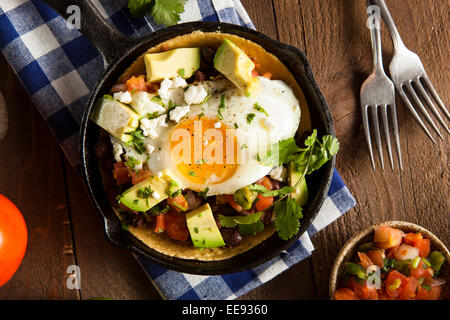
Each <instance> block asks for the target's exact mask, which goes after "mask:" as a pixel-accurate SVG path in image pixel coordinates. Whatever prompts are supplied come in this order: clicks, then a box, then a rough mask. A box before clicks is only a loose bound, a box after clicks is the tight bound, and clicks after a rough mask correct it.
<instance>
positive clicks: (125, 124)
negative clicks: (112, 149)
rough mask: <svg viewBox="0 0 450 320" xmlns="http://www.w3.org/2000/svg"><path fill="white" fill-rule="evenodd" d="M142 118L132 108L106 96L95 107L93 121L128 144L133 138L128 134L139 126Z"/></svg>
mask: <svg viewBox="0 0 450 320" xmlns="http://www.w3.org/2000/svg"><path fill="white" fill-rule="evenodd" d="M139 119H140V116H139V115H138V114H137V113H136V112H134V111H133V110H132V109H131V108H130V107H127V106H126V105H124V104H123V103H120V102H119V101H116V100H114V99H113V97H111V96H110V95H107V94H105V95H104V96H103V97H101V98H100V100H99V101H98V102H97V104H96V105H95V110H94V112H93V113H92V115H91V120H92V121H94V122H95V123H96V124H98V125H99V126H100V127H102V128H103V129H105V130H106V131H108V132H109V133H110V134H112V135H113V136H114V137H116V138H117V139H120V140H122V141H124V142H128V141H129V140H130V139H131V138H132V137H131V135H129V134H126V132H130V131H133V130H135V129H136V128H137V127H138V126H139Z"/></svg>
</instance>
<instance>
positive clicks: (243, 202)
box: [233, 186, 258, 210]
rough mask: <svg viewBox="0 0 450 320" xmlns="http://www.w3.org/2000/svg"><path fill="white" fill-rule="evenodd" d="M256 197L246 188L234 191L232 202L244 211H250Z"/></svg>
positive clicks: (255, 194) (254, 193)
mask: <svg viewBox="0 0 450 320" xmlns="http://www.w3.org/2000/svg"><path fill="white" fill-rule="evenodd" d="M257 195H258V194H257V193H256V192H253V191H250V188H249V187H248V186H246V187H243V188H240V189H239V190H237V191H235V192H234V194H233V198H234V201H236V203H237V204H238V205H240V206H241V207H242V208H243V209H244V210H250V208H251V207H252V204H253V201H255V199H256V197H257Z"/></svg>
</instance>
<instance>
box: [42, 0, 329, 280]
mask: <svg viewBox="0 0 450 320" xmlns="http://www.w3.org/2000/svg"><path fill="white" fill-rule="evenodd" d="M47 2H48V3H49V4H50V5H51V6H52V7H53V8H54V9H55V10H56V11H58V12H59V13H60V14H61V15H62V16H63V17H65V18H67V17H68V16H69V15H68V14H67V13H66V10H67V7H68V6H69V5H78V6H79V7H80V9H81V18H82V20H81V30H80V31H81V32H82V33H83V34H84V35H85V36H86V37H87V38H88V39H89V40H90V41H91V42H92V44H93V45H94V46H96V47H97V49H98V51H99V52H100V54H101V56H102V58H103V60H104V64H105V69H106V71H105V72H104V73H103V75H102V76H101V78H100V79H99V80H98V83H97V85H96V86H95V88H94V89H93V90H92V92H91V96H90V99H89V102H88V104H87V106H86V110H85V111H84V115H83V119H82V122H81V131H80V151H81V160H82V173H83V177H84V180H85V183H86V186H87V188H88V191H89V194H90V196H91V198H92V200H93V202H94V205H95V207H96V208H97V210H98V212H99V213H100V214H101V216H102V218H103V220H104V225H105V232H106V236H107V237H108V239H109V241H110V242H111V243H113V244H114V245H117V246H120V247H125V248H127V249H129V250H131V251H133V252H135V253H138V254H142V255H144V256H145V257H147V258H148V259H150V260H151V261H152V262H154V263H157V264H159V265H161V266H163V267H166V268H168V269H172V270H176V271H181V272H186V273H191V274H204V275H217V274H226V273H234V272H239V271H244V270H248V269H251V268H253V267H255V266H257V265H260V264H262V263H264V262H266V261H268V260H269V259H272V258H273V257H275V256H276V255H278V254H279V253H280V251H282V250H286V249H288V248H289V247H290V246H292V245H293V244H294V242H295V241H296V240H297V239H298V238H299V237H300V235H302V234H303V233H304V232H305V231H306V230H307V228H308V227H309V226H310V225H311V223H312V221H313V219H314V218H315V217H316V215H317V213H318V212H319V209H320V207H321V205H322V203H323V201H324V199H325V198H326V196H327V192H328V189H329V186H330V183H331V178H332V176H333V171H334V165H335V159H334V158H333V160H332V161H329V162H328V163H327V164H326V165H325V166H324V167H322V168H321V169H320V170H318V171H317V172H316V173H315V174H314V175H313V176H312V177H311V179H309V189H310V190H309V191H310V199H309V203H308V205H307V206H306V207H305V208H304V212H303V214H304V217H303V219H302V220H301V227H300V230H299V232H298V234H297V235H296V236H295V237H294V238H292V239H290V240H289V241H283V240H281V239H280V238H279V237H278V236H277V235H276V234H275V235H274V236H272V237H271V238H269V239H267V240H266V241H264V242H262V243H261V244H259V245H258V246H256V247H255V248H253V249H251V250H249V251H247V252H245V253H242V254H240V255H238V256H235V257H233V258H230V259H227V260H223V261H211V262H210V261H208V262H203V261H193V260H185V259H179V258H173V257H169V256H166V255H164V254H161V253H158V252H156V251H155V250H152V249H151V248H148V247H147V246H145V245H144V244H143V243H141V242H140V241H139V240H137V239H136V238H134V237H133V236H132V235H131V234H130V233H128V232H126V231H124V230H122V228H121V227H120V223H119V221H118V218H117V217H116V215H115V214H114V212H113V210H112V208H111V205H110V204H109V203H108V200H107V196H106V193H105V190H104V186H103V183H102V177H101V175H100V171H99V163H98V160H97V158H96V156H95V152H94V147H95V145H96V142H97V139H98V136H99V130H100V129H99V127H98V126H97V125H95V124H94V123H92V122H91V121H89V116H90V114H91V112H92V110H93V106H94V103H95V101H97V99H98V98H99V97H101V96H102V95H103V94H105V93H108V92H109V90H110V88H111V87H112V86H113V85H114V84H115V82H116V80H117V79H118V78H119V76H120V75H121V74H122V73H123V71H124V70H125V69H126V68H127V67H128V66H129V65H130V64H131V63H132V62H133V61H134V60H135V59H137V57H138V56H140V55H141V54H142V53H143V52H145V51H146V50H147V49H148V48H150V47H153V46H155V45H156V44H158V43H160V42H163V41H165V40H167V39H170V38H173V37H176V36H179V35H182V34H187V33H191V32H193V31H195V30H200V31H204V32H214V31H221V32H224V33H231V34H235V35H237V36H240V37H243V38H246V39H249V40H251V41H253V42H256V43H258V44H260V45H261V46H262V47H264V48H265V49H266V50H267V51H269V52H271V53H273V54H274V55H275V56H277V57H278V58H279V59H280V60H281V61H282V62H283V63H284V64H285V65H286V66H287V67H288V68H289V70H290V71H291V72H292V74H293V75H294V77H295V78H296V80H297V82H298V83H299V84H300V86H301V87H302V89H303V92H304V94H305V96H306V99H307V101H308V104H309V108H310V112H311V121H312V128H316V129H317V130H318V132H319V134H321V135H325V134H331V135H333V136H334V126H333V120H332V118H331V113H330V109H329V108H328V105H327V103H326V101H325V98H324V97H323V95H322V93H321V92H320V90H319V87H318V85H317V83H316V81H315V80H314V77H313V74H312V71H311V68H310V65H309V63H308V60H307V59H306V56H305V54H304V53H303V52H301V51H299V50H298V49H297V48H294V47H292V46H288V45H285V44H282V43H279V42H277V41H274V40H272V39H270V38H268V37H267V36H265V35H263V34H261V33H259V32H257V31H254V30H251V29H247V28H243V27H240V26H236V25H231V24H226V23H217V22H192V23H184V24H179V25H176V26H173V27H169V28H164V29H162V30H159V31H156V32H154V33H152V34H150V35H148V36H146V37H143V38H140V39H129V38H126V37H125V36H123V35H122V34H120V33H119V32H117V31H116V30H114V29H113V28H112V27H111V26H110V25H109V24H108V23H107V22H106V21H105V20H104V19H103V18H102V17H101V16H100V14H99V12H98V11H97V10H96V8H95V7H94V6H93V5H92V4H91V3H90V2H89V1H83V0H68V1H66V0H64V1H63V0H47Z"/></svg>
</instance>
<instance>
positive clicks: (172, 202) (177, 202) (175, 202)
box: [167, 193, 189, 212]
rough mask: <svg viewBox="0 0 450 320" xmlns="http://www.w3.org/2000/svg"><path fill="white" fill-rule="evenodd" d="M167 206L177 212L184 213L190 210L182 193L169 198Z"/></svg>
mask: <svg viewBox="0 0 450 320" xmlns="http://www.w3.org/2000/svg"><path fill="white" fill-rule="evenodd" d="M167 204H168V205H169V206H171V207H172V209H174V210H175V211H177V212H184V211H186V210H187V209H188V208H189V205H188V203H187V201H186V198H185V197H184V196H183V195H182V194H181V193H180V194H179V195H177V196H176V197H173V198H168V199H167Z"/></svg>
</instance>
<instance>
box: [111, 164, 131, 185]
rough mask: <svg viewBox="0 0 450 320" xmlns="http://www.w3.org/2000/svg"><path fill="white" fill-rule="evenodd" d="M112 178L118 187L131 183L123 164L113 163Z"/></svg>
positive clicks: (126, 168)
mask: <svg viewBox="0 0 450 320" xmlns="http://www.w3.org/2000/svg"><path fill="white" fill-rule="evenodd" d="M113 177H114V179H115V180H116V184H117V185H118V186H121V185H123V184H126V183H130V181H131V178H130V175H129V172H128V167H127V166H126V165H125V164H124V163H123V162H116V163H114V169H113Z"/></svg>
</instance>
